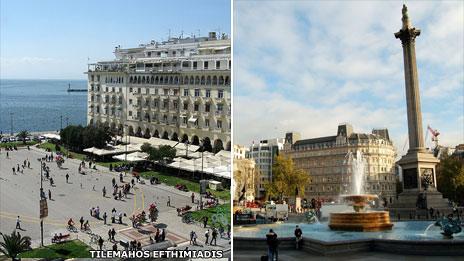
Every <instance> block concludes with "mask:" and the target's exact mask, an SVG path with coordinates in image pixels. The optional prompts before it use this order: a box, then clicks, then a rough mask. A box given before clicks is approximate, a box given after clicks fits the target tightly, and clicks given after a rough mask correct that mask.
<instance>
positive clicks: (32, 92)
mask: <svg viewBox="0 0 464 261" xmlns="http://www.w3.org/2000/svg"><path fill="white" fill-rule="evenodd" d="M68 84H71V88H73V89H87V81H86V80H13V79H0V131H1V132H2V133H3V134H9V133H10V132H11V130H13V133H17V132H20V131H22V130H27V131H29V132H45V131H59V130H60V128H64V127H66V125H68V124H69V125H79V124H80V125H85V124H86V122H87V120H86V118H87V92H69V93H68V92H67V89H68Z"/></svg>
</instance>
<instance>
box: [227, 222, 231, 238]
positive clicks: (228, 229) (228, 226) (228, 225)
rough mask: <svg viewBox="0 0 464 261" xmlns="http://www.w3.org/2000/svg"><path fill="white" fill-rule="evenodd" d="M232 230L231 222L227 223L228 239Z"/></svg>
mask: <svg viewBox="0 0 464 261" xmlns="http://www.w3.org/2000/svg"><path fill="white" fill-rule="evenodd" d="M230 230H231V227H230V224H227V239H230Z"/></svg>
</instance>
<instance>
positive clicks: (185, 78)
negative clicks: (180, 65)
mask: <svg viewBox="0 0 464 261" xmlns="http://www.w3.org/2000/svg"><path fill="white" fill-rule="evenodd" d="M188 83H189V77H188V76H185V77H184V84H185V85H187V84H188Z"/></svg>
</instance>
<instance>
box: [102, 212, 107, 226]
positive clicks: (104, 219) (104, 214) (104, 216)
mask: <svg viewBox="0 0 464 261" xmlns="http://www.w3.org/2000/svg"><path fill="white" fill-rule="evenodd" d="M107 217H108V215H106V212H105V213H103V225H106V218H107Z"/></svg>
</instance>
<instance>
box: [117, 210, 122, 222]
mask: <svg viewBox="0 0 464 261" xmlns="http://www.w3.org/2000/svg"><path fill="white" fill-rule="evenodd" d="M118 218H119V224H122V213H121V212H119V215H118Z"/></svg>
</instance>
